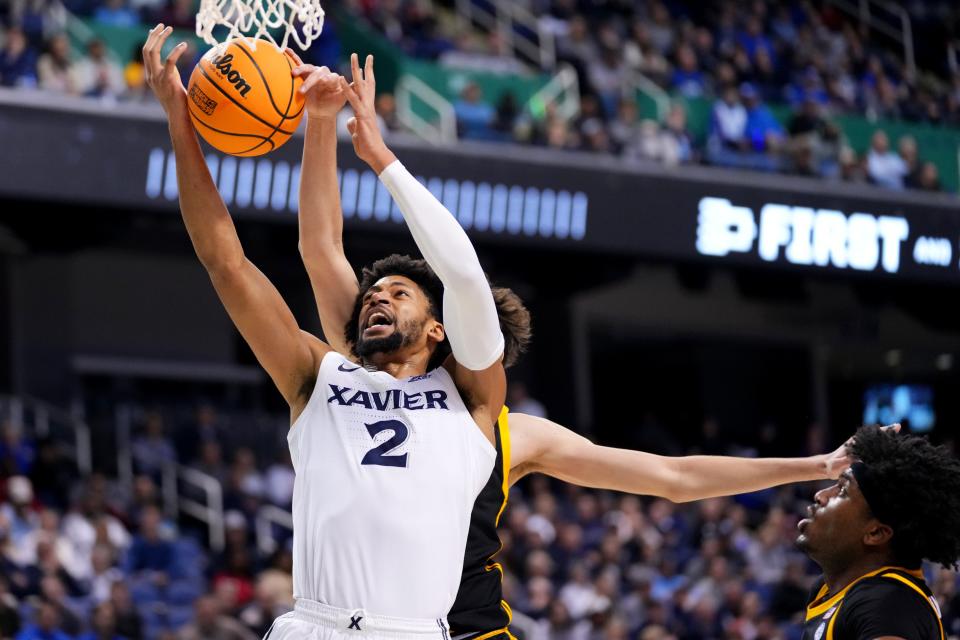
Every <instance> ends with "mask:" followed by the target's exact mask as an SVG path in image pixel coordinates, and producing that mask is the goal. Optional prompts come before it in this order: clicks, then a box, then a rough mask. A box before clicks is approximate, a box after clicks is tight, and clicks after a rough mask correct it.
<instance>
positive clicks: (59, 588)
mask: <svg viewBox="0 0 960 640" xmlns="http://www.w3.org/2000/svg"><path fill="white" fill-rule="evenodd" d="M40 596H41V598H42V599H43V600H44V601H45V602H49V603H50V604H51V605H52V606H53V608H54V610H56V612H57V619H58V620H59V627H60V628H61V629H62V630H63V632H64V633H66V634H67V635H69V636H76V635H77V634H78V633H80V629H81V628H82V627H83V623H82V622H81V615H80V614H79V612H77V611H74V610H73V608H71V606H70V605H69V604H68V601H67V588H66V586H65V585H64V583H63V582H62V581H61V580H60V578H59V577H57V575H51V574H48V575H45V576H44V577H43V579H42V580H41V581H40Z"/></svg>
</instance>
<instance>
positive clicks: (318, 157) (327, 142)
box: [287, 49, 360, 355]
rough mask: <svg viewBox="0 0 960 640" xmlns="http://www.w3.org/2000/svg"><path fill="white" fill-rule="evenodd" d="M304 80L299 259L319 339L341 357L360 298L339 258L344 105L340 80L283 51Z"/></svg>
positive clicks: (354, 278) (346, 351)
mask: <svg viewBox="0 0 960 640" xmlns="http://www.w3.org/2000/svg"><path fill="white" fill-rule="evenodd" d="M287 54H288V55H290V56H291V57H293V58H294V59H295V60H296V61H297V63H298V66H297V67H296V68H295V69H294V70H293V75H295V76H299V77H301V78H303V85H302V86H301V88H300V91H302V92H303V93H305V94H306V96H307V104H306V110H307V133H306V137H305V138H304V141H303V164H302V165H301V168H300V212H299V216H298V217H299V221H300V256H301V257H302V258H303V264H304V266H305V267H306V268H307V274H308V275H309V276H310V285H311V287H312V288H313V296H314V299H315V300H316V303H317V311H318V312H319V314H320V325H321V326H322V327H323V335H324V337H325V338H326V340H327V342H328V343H329V344H330V346H331V347H333V348H334V349H336V350H337V351H339V352H340V353H342V354H344V355H348V354H350V345H349V344H347V342H346V339H345V337H344V331H343V327H344V325H346V323H347V321H348V320H349V319H350V313H351V311H352V310H353V304H354V301H355V300H356V298H357V293H358V292H359V290H360V289H359V285H358V283H357V275H356V273H355V272H354V270H353V268H352V267H351V266H350V263H349V262H348V261H347V257H346V255H344V252H343V211H342V209H341V208H340V185H339V183H338V181H337V114H338V113H339V111H340V109H341V108H342V107H343V105H344V102H345V101H346V94H345V93H344V92H343V88H342V87H341V86H340V76H339V75H338V74H336V73H333V72H331V71H330V70H329V69H327V67H316V66H314V65H310V64H303V61H302V60H300V59H299V57H297V55H296V54H295V53H294V52H293V51H291V50H290V49H287Z"/></svg>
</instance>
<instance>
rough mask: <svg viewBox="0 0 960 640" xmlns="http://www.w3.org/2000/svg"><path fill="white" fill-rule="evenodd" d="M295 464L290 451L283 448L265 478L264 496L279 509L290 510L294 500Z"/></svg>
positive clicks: (268, 468)
mask: <svg viewBox="0 0 960 640" xmlns="http://www.w3.org/2000/svg"><path fill="white" fill-rule="evenodd" d="M293 480H294V472H293V464H292V462H291V460H290V449H289V448H288V447H282V448H281V449H280V450H279V451H278V452H277V456H276V458H275V459H274V461H273V464H271V465H270V466H269V467H267V470H266V472H265V473H264V476H263V482H264V495H265V496H266V498H267V500H269V501H270V502H271V503H272V504H275V505H277V506H278V507H283V508H284V509H289V508H290V502H291V500H292V499H293Z"/></svg>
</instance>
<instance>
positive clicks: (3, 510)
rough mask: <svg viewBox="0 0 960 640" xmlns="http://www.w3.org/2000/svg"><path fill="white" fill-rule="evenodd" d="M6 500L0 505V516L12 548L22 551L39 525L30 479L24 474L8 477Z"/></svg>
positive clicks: (38, 515)
mask: <svg viewBox="0 0 960 640" xmlns="http://www.w3.org/2000/svg"><path fill="white" fill-rule="evenodd" d="M7 500H8V501H9V502H8V503H5V504H2V505H0V516H2V517H3V519H4V520H5V522H6V526H7V529H8V531H9V535H10V542H11V544H12V545H13V548H14V549H17V550H18V552H19V553H22V550H23V549H24V547H25V545H26V543H27V541H28V540H29V539H30V536H32V535H33V532H34V531H36V530H37V529H38V528H39V526H40V514H39V513H38V512H37V510H36V508H35V506H34V500H33V485H32V484H31V483H30V480H29V479H28V478H26V477H24V476H12V477H10V478H8V479H7ZM17 561H18V562H19V559H17Z"/></svg>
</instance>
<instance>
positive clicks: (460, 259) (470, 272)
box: [341, 54, 506, 424]
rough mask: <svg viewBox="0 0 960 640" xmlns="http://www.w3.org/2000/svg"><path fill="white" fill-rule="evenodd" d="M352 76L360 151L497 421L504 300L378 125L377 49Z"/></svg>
mask: <svg viewBox="0 0 960 640" xmlns="http://www.w3.org/2000/svg"><path fill="white" fill-rule="evenodd" d="M351 65H352V68H353V83H352V84H347V81H346V80H345V79H343V80H341V85H342V86H343V89H344V92H345V93H346V95H347V100H348V101H349V102H350V106H351V107H353V111H354V117H353V118H352V119H351V120H350V122H349V124H348V129H349V130H350V133H351V136H352V138H353V147H354V150H355V151H356V152H357V155H358V156H359V157H360V158H361V159H362V160H364V161H365V162H367V164H369V165H370V167H371V168H372V169H373V170H374V171H376V172H377V174H378V175H379V176H380V180H381V182H383V184H384V185H385V186H386V187H387V189H388V190H389V191H390V194H391V195H392V196H393V199H394V201H396V203H397V205H398V206H399V207H400V211H401V213H402V214H403V217H404V220H406V222H407V227H408V228H409V229H410V233H411V235H413V239H414V241H415V242H416V243H417V247H418V248H419V249H420V252H421V253H422V254H423V257H424V259H426V261H427V263H428V264H429V265H430V266H431V267H432V268H433V270H434V271H435V272H436V274H437V276H439V278H440V280H441V281H442V282H443V287H444V294H443V324H444V328H445V330H446V333H447V337H448V338H449V340H450V346H451V348H452V350H453V357H454V361H455V363H454V378H455V379H456V382H457V385H458V386H459V387H460V388H461V389H463V390H464V391H465V392H466V394H467V395H468V396H469V401H470V403H471V405H472V408H473V409H474V411H478V410H480V408H481V407H482V409H483V411H484V412H486V413H488V414H489V416H488V417H489V424H493V423H494V422H495V421H496V419H497V416H498V415H499V413H500V409H501V408H502V406H503V400H504V396H505V395H506V376H505V374H504V371H503V364H502V362H501V358H502V356H503V334H502V333H501V331H500V321H499V318H498V316H497V308H496V305H495V303H494V300H493V295H492V294H491V293H490V285H489V283H488V282H487V278H486V275H485V274H484V272H483V268H482V267H481V266H480V261H479V260H478V258H477V253H476V251H475V250H474V248H473V245H472V244H471V243H470V238H468V237H467V234H466V232H464V230H463V228H462V227H461V226H460V224H459V223H458V222H457V220H456V218H454V217H453V214H451V213H450V212H449V211H448V210H447V209H446V208H445V207H444V206H443V204H441V203H440V201H438V200H437V199H436V198H435V197H434V196H433V194H431V193H430V192H429V191H428V190H427V188H426V187H424V186H423V185H422V184H420V183H419V182H418V181H417V180H416V178H414V177H413V176H412V175H411V174H410V172H409V171H407V169H406V168H405V167H404V166H403V165H402V164H400V162H399V161H398V160H397V158H396V156H395V155H393V152H391V151H390V149H388V148H387V145H386V144H385V143H384V141H383V137H382V136H381V135H380V129H379V127H378V126H377V117H376V111H375V109H374V98H375V89H376V83H375V82H376V81H375V79H374V75H373V56H367V60H366V65H365V69H364V71H361V70H360V63H359V60H358V59H357V55H356V54H353V56H351Z"/></svg>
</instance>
